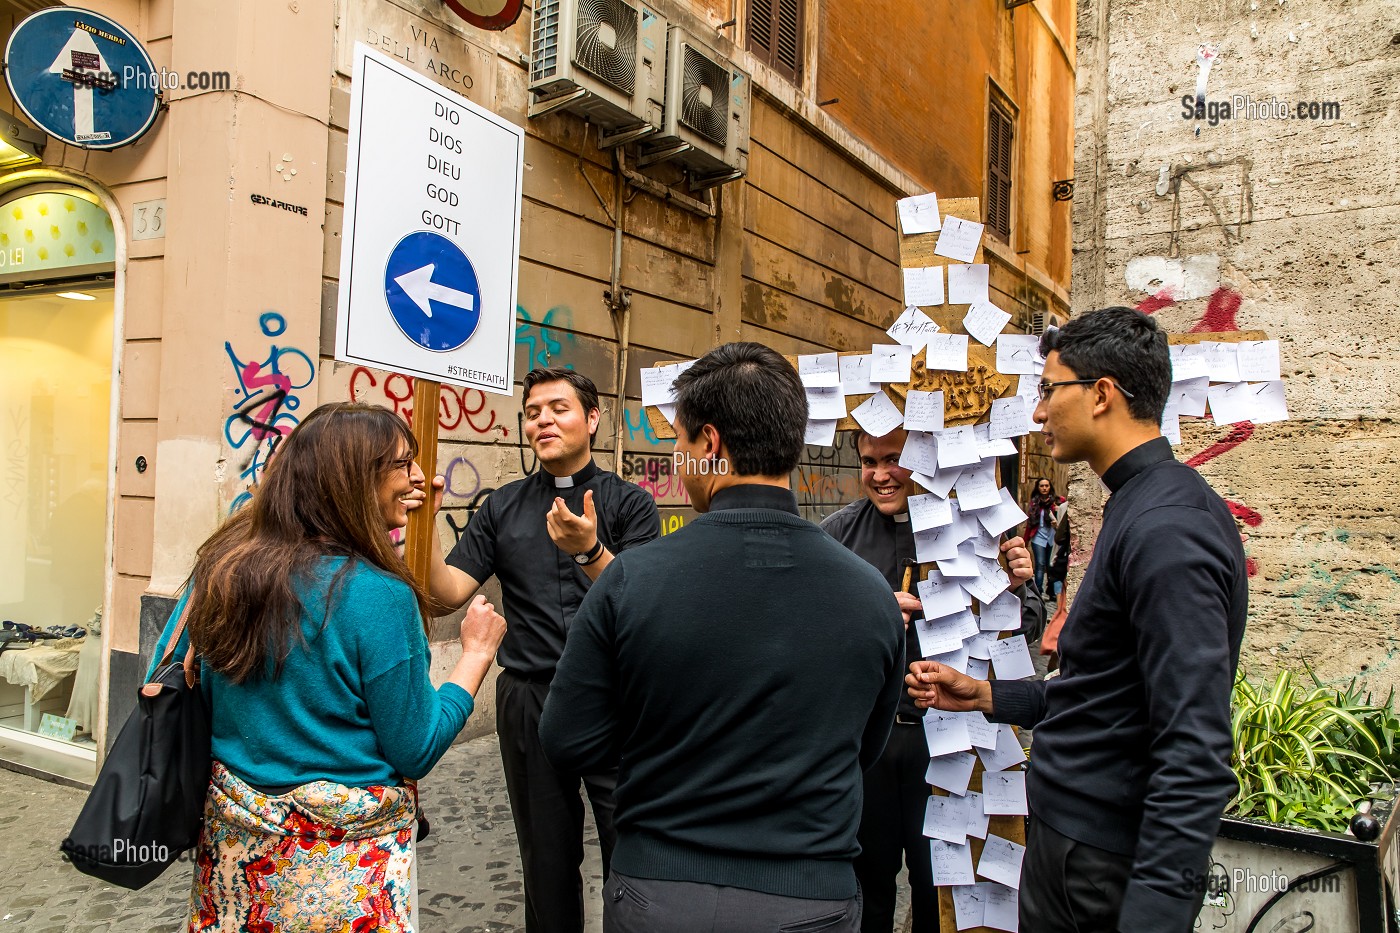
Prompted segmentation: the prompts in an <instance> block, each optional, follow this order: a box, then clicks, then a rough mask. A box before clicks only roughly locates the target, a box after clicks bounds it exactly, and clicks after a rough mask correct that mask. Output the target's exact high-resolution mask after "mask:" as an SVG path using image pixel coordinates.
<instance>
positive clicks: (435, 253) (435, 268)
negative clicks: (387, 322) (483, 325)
mask: <svg viewBox="0 0 1400 933" xmlns="http://www.w3.org/2000/svg"><path fill="white" fill-rule="evenodd" d="M384 300H385V301H386V302H387V303H388V305H389V313H390V314H391V315H393V318H394V323H395V324H397V325H398V326H399V330H401V331H403V333H404V336H405V337H407V338H408V339H409V340H412V341H413V342H414V343H416V344H418V345H419V346H420V347H422V348H423V349H425V350H433V351H435V352H439V353H445V352H447V351H448V350H455V349H457V348H458V347H460V346H461V345H462V344H464V343H466V342H467V341H468V340H470V339H471V336H472V334H474V333H476V326H477V324H479V323H480V322H481V286H480V285H479V284H478V282H477V279H476V270H475V269H473V268H472V264H471V260H469V259H468V258H467V256H466V254H465V253H463V252H462V250H461V249H460V248H459V247H458V246H457V244H456V243H453V242H452V241H451V240H449V239H448V238H447V237H445V236H442V235H441V234H437V233H430V232H428V231H426V230H424V231H419V232H418V233H410V234H409V235H408V236H406V237H404V238H403V239H402V240H399V242H398V243H397V244H395V246H394V248H393V249H392V250H390V251H389V261H388V262H387V263H386V264H385V266H384Z"/></svg>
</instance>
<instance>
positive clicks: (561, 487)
mask: <svg viewBox="0 0 1400 933" xmlns="http://www.w3.org/2000/svg"><path fill="white" fill-rule="evenodd" d="M589 489H591V490H593V508H594V511H595V513H596V514H597V516H598V540H600V541H602V542H603V545H604V546H605V547H606V548H607V549H608V550H609V551H611V552H612V553H613V554H614V555H617V554H620V553H622V552H623V551H625V550H627V549H628V548H631V547H636V546H637V545H639V544H645V543H646V542H648V541H651V540H653V539H654V538H656V537H658V536H659V535H660V534H661V519H660V517H659V516H658V514H657V511H656V503H655V502H653V501H652V498H651V496H649V495H647V492H646V490H644V489H642V488H641V487H640V486H637V485H635V484H633V483H629V482H627V481H626V480H625V479H623V478H622V477H620V476H618V475H617V474H616V473H610V472H608V471H606V470H601V469H599V468H598V465H597V464H595V463H594V462H593V461H592V460H590V461H588V465H587V466H585V467H584V468H583V469H582V470H579V471H578V472H577V473H575V474H574V475H573V476H560V477H556V476H553V475H551V474H550V473H548V472H547V471H545V470H540V471H539V472H538V473H535V474H533V475H531V476H527V477H525V478H524V479H519V480H516V481H515V482H513V483H508V484H506V485H505V486H502V487H501V488H500V489H497V490H496V491H495V492H493V493H491V495H490V496H489V497H487V499H486V504H485V505H483V506H482V507H481V509H480V510H479V511H478V512H477V513H476V515H475V516H473V518H472V520H471V523H470V524H468V525H467V530H466V533H465V534H463V535H462V537H461V539H460V540H459V541H458V542H457V546H456V547H454V548H453V549H452V553H451V554H449V555H448V556H447V563H449V564H451V565H452V566H453V567H456V568H458V569H459V570H462V571H463V572H465V573H467V574H470V575H471V577H472V578H473V579H474V580H476V581H477V582H478V583H485V582H486V581H487V580H488V579H489V578H490V577H491V575H492V574H495V576H496V578H497V579H499V580H500V581H501V594H502V603H503V607H502V608H503V612H502V615H504V616H505V617H506V624H507V627H506V637H505V639H504V640H503V641H502V642H501V648H500V651H499V652H497V654H496V661H497V663H498V664H500V665H501V667H503V668H505V669H506V670H508V671H510V672H511V673H513V674H517V675H519V676H521V677H529V678H532V679H542V680H546V681H547V680H549V679H550V678H551V677H553V676H554V665H555V664H557V663H558V661H559V655H560V654H562V653H563V651H564V636H565V634H566V633H567V631H568V627H569V624H570V622H572V621H573V618H574V613H575V612H577V611H578V607H579V604H580V603H582V602H583V597H584V594H585V593H587V592H588V588H589V585H590V584H591V582H592V581H590V580H589V579H588V575H587V574H585V573H584V572H583V568H582V567H580V566H579V565H578V564H576V563H575V562H574V559H573V555H571V554H565V553H564V552H563V551H562V550H560V549H559V547H558V546H557V545H556V544H555V543H554V541H553V539H551V538H550V537H549V531H548V529H547V528H546V526H545V516H546V515H548V514H549V510H550V509H551V508H553V507H554V498H555V497H556V496H559V497H562V498H563V500H564V502H565V504H567V505H568V507H569V509H570V510H571V511H572V512H574V514H576V515H582V514H583V494H584V492H585V491H586V490H589Z"/></svg>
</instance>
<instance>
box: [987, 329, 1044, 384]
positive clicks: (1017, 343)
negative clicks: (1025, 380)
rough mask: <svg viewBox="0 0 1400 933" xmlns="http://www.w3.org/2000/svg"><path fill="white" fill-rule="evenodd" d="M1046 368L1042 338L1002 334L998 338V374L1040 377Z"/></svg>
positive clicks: (1033, 335)
mask: <svg viewBox="0 0 1400 933" xmlns="http://www.w3.org/2000/svg"><path fill="white" fill-rule="evenodd" d="M1044 368H1045V360H1044V358H1043V357H1041V355H1040V338H1039V337H1037V336H1036V335H1035V334H1002V335H1001V336H1000V337H998V338H997V372H999V373H1002V374H1004V375H1008V376H1011V375H1017V374H1019V375H1023V376H1031V375H1039V374H1040V371H1041V370H1043V369H1044Z"/></svg>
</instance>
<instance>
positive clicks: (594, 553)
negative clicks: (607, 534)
mask: <svg viewBox="0 0 1400 933" xmlns="http://www.w3.org/2000/svg"><path fill="white" fill-rule="evenodd" d="M602 556H603V539H602V538H599V539H598V541H597V543H596V544H594V545H593V547H592V549H591V550H587V551H584V552H583V553H582V554H575V555H574V563H576V564H578V565H579V566H580V567H587V566H588V565H589V564H591V563H593V562H594V561H595V560H597V559H598V558H600V557H602Z"/></svg>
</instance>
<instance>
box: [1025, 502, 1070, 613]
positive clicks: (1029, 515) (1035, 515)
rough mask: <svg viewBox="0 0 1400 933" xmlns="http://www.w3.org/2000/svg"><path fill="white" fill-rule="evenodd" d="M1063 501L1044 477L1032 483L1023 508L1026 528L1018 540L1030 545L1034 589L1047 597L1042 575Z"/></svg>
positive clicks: (1048, 560) (1047, 564)
mask: <svg viewBox="0 0 1400 933" xmlns="http://www.w3.org/2000/svg"><path fill="white" fill-rule="evenodd" d="M1064 501H1065V500H1064V499H1062V498H1060V497H1059V496H1056V495H1055V487H1054V485H1053V484H1052V483H1051V482H1050V480H1048V479H1046V478H1045V477H1043V476H1042V477H1041V478H1040V479H1038V480H1036V481H1035V487H1034V491H1033V492H1032V493H1031V501H1030V502H1029V503H1028V504H1027V505H1026V529H1025V531H1024V532H1022V534H1021V537H1023V538H1025V539H1026V540H1027V541H1029V542H1030V545H1031V555H1032V556H1033V557H1034V558H1035V588H1036V589H1037V590H1039V591H1040V593H1041V594H1042V595H1043V596H1045V597H1047V598H1048V597H1049V596H1050V595H1051V594H1050V593H1049V591H1047V590H1046V588H1045V574H1046V571H1047V570H1049V569H1050V556H1051V551H1053V550H1054V548H1055V518H1056V512H1057V510H1058V509H1059V508H1060V506H1061V505H1063V504H1064Z"/></svg>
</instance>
